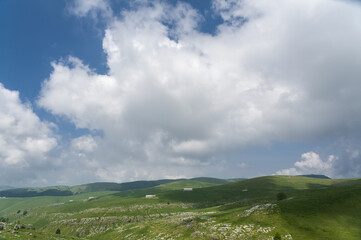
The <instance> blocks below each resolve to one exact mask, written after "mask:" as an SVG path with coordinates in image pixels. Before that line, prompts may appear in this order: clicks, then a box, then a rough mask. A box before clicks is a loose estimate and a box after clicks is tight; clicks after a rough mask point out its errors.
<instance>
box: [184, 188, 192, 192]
mask: <svg viewBox="0 0 361 240" xmlns="http://www.w3.org/2000/svg"><path fill="white" fill-rule="evenodd" d="M183 191H186V192H189V191H193V188H184V189H183Z"/></svg>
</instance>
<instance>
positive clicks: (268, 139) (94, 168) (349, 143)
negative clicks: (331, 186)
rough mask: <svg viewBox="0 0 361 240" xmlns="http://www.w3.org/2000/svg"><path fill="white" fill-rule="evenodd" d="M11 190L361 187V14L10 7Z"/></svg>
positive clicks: (97, 3)
mask: <svg viewBox="0 0 361 240" xmlns="http://www.w3.org/2000/svg"><path fill="white" fill-rule="evenodd" d="M0 30H1V37H0V166H1V167H0V185H10V186H48V185H75V184H83V183H89V182H98V181H113V182H126V181H134V180H151V179H162V178H191V177H199V176H208V177H218V178H251V177H257V176H263V175H272V174H282V175H300V174H325V175H327V176H329V177H332V178H354V177H361V147H360V146H361V144H360V143H361V94H359V93H360V90H361V45H360V42H361V3H360V2H359V1H349V0H348V1H347V0H294V1H289V0H274V1H269V0H204V1H191V0H188V1H181V0H168V1H166V0H164V1H162V0H159V1H150V0H136V1H125V0H66V1H65V0H34V1H28V0H17V1H12V0H0Z"/></svg>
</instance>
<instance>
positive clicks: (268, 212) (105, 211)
mask: <svg viewBox="0 0 361 240" xmlns="http://www.w3.org/2000/svg"><path fill="white" fill-rule="evenodd" d="M224 181H226V182H229V180H224ZM224 181H222V180H217V179H212V178H210V179H209V178H195V179H188V180H178V181H173V182H168V183H163V184H160V185H157V186H153V187H150V188H143V189H132V190H126V191H119V192H114V191H108V192H99V191H95V192H89V193H80V194H77V195H73V196H43V197H30V198H29V197H28V198H7V199H0V217H2V216H3V217H4V218H9V221H10V223H9V224H8V226H6V229H13V228H14V227H15V224H16V223H15V222H16V221H20V222H21V223H22V224H23V226H24V229H23V230H21V229H20V230H18V231H17V233H16V234H17V235H18V236H20V239H27V238H28V236H29V234H30V233H31V234H33V235H36V236H37V239H52V238H58V239H273V236H275V235H277V234H280V236H281V237H282V239H327V240H340V239H341V240H343V239H345V240H359V239H360V236H361V228H360V226H361V215H360V214H359V213H360V212H361V179H323V178H310V177H298V176H265V177H258V178H253V179H247V180H242V181H237V182H231V183H225V184H221V182H224ZM212 184H213V186H209V187H208V186H207V185H212ZM184 187H192V188H193V191H183V188H184ZM280 192H282V193H284V195H285V199H284V200H280V201H277V200H276V199H277V198H276V196H277V194H278V193H280ZM146 194H155V195H156V197H155V198H151V199H146V198H145V195H146ZM27 224H32V226H33V227H35V229H34V230H31V229H30V227H28V228H29V229H26V228H27V226H30V225H27ZM57 229H60V230H61V234H60V235H56V234H55V232H56V231H57ZM13 234H15V233H12V231H3V232H2V233H0V236H2V237H4V238H5V239H12V238H14V235H13Z"/></svg>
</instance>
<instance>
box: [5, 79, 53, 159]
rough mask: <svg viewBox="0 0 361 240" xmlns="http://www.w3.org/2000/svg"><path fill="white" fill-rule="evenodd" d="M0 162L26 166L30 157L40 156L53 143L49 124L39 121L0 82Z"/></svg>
mask: <svg viewBox="0 0 361 240" xmlns="http://www.w3.org/2000/svg"><path fill="white" fill-rule="evenodd" d="M0 102H1V105H0V162H1V163H2V164H5V165H19V166H27V165H29V164H30V161H31V160H34V159H37V160H38V161H41V160H44V159H45V156H46V154H47V153H48V152H49V151H50V150H51V149H53V148H54V147H55V146H56V145H57V141H56V139H55V138H54V137H52V131H51V129H50V124H47V123H44V122H42V121H40V119H39V118H38V117H37V116H36V115H35V114H34V113H33V111H32V109H31V107H30V106H29V105H26V104H23V103H22V102H21V101H20V99H19V93H18V92H16V91H10V90H8V89H6V88H4V87H3V85H2V84H0Z"/></svg>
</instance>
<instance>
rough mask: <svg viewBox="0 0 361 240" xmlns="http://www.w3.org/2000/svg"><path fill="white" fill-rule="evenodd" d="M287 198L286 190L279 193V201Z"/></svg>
mask: <svg viewBox="0 0 361 240" xmlns="http://www.w3.org/2000/svg"><path fill="white" fill-rule="evenodd" d="M286 198H287V195H286V193H284V192H280V193H277V201H281V200H284V199H286Z"/></svg>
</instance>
